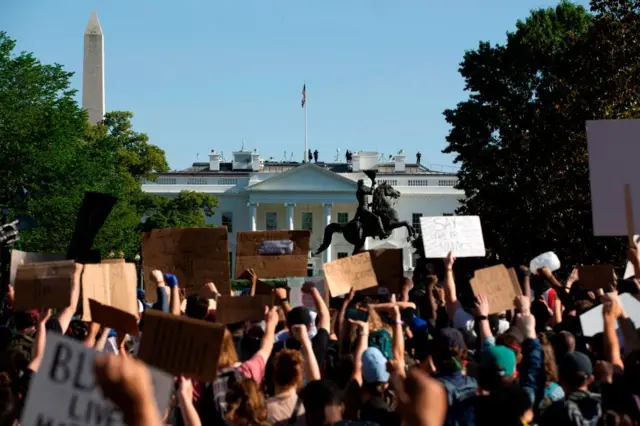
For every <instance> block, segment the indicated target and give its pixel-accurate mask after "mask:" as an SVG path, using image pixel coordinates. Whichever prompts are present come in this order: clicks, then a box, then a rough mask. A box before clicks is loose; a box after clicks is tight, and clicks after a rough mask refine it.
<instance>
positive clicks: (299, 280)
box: [287, 277, 328, 312]
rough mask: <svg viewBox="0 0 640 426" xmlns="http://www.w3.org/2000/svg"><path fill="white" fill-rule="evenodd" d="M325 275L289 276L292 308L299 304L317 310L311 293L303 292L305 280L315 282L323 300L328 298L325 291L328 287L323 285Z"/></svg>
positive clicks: (288, 284)
mask: <svg viewBox="0 0 640 426" xmlns="http://www.w3.org/2000/svg"><path fill="white" fill-rule="evenodd" d="M322 281H324V277H287V286H288V287H289V305H290V306H291V307H292V308H297V307H298V306H304V307H305V308H309V309H311V310H312V311H314V312H315V310H316V303H315V301H314V300H313V297H312V296H311V295H310V294H305V293H303V292H302V286H303V285H304V283H305V282H312V283H314V285H315V287H316V288H317V289H318V291H319V292H320V296H322V299H323V300H328V295H327V294H326V293H325V292H326V291H327V290H328V289H327V288H326V286H323V285H322Z"/></svg>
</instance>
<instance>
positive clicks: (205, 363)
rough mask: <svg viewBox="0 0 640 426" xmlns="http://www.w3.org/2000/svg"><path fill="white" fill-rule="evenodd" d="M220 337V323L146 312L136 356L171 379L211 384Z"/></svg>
mask: <svg viewBox="0 0 640 426" xmlns="http://www.w3.org/2000/svg"><path fill="white" fill-rule="evenodd" d="M223 337H224V326H222V325H220V324H214V323H211V322H208V321H200V320H195V319H192V318H189V317H185V316H181V317H178V316H175V315H170V314H167V313H164V312H161V311H156V310H154V309H147V310H146V311H145V313H144V324H143V326H142V338H141V339H140V350H139V351H138V357H139V358H140V359H141V360H143V361H144V362H146V363H147V364H149V365H152V366H154V367H156V368H159V369H161V370H163V371H166V372H167V373H170V374H172V375H174V376H179V375H184V376H186V377H189V378H193V379H198V380H202V381H204V382H212V381H213V380H214V379H215V378H216V375H217V373H218V358H219V357H220V347H221V345H222V338H223Z"/></svg>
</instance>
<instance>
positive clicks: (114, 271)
mask: <svg viewBox="0 0 640 426" xmlns="http://www.w3.org/2000/svg"><path fill="white" fill-rule="evenodd" d="M136 286H137V276H136V266H135V265H134V264H133V263H98V264H91V265H85V266H84V272H83V274H82V320H83V321H91V309H90V307H89V299H93V300H95V301H97V302H100V303H101V304H103V305H107V306H113V307H114V308H117V309H120V310H121V311H124V312H127V313H129V314H131V315H134V316H137V315H138V301H137V300H138V299H137V296H136Z"/></svg>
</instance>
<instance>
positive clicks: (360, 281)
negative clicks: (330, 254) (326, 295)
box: [322, 252, 378, 297]
mask: <svg viewBox="0 0 640 426" xmlns="http://www.w3.org/2000/svg"><path fill="white" fill-rule="evenodd" d="M322 269H323V270H324V276H325V279H326V282H327V285H328V286H329V290H330V291H331V296H332V297H336V296H340V295H342V294H347V293H349V290H350V289H351V287H353V288H355V289H356V290H364V289H365V288H370V287H377V286H378V280H377V278H376V273H375V270H374V269H373V263H372V262H371V253H369V252H364V253H359V254H356V255H355V256H351V257H344V258H342V259H338V260H334V261H333V262H328V263H325V264H324V265H322Z"/></svg>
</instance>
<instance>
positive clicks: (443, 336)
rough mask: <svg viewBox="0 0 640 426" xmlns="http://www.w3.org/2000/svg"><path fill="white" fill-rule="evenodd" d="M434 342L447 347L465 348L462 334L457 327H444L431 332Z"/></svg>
mask: <svg viewBox="0 0 640 426" xmlns="http://www.w3.org/2000/svg"><path fill="white" fill-rule="evenodd" d="M433 340H434V343H435V344H437V345H443V346H444V347H447V348H456V349H458V350H462V349H464V348H465V346H466V345H465V343H464V336H463V335H462V333H460V331H459V330H458V329H455V328H451V327H446V328H441V329H438V330H436V332H435V333H434V334H433Z"/></svg>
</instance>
